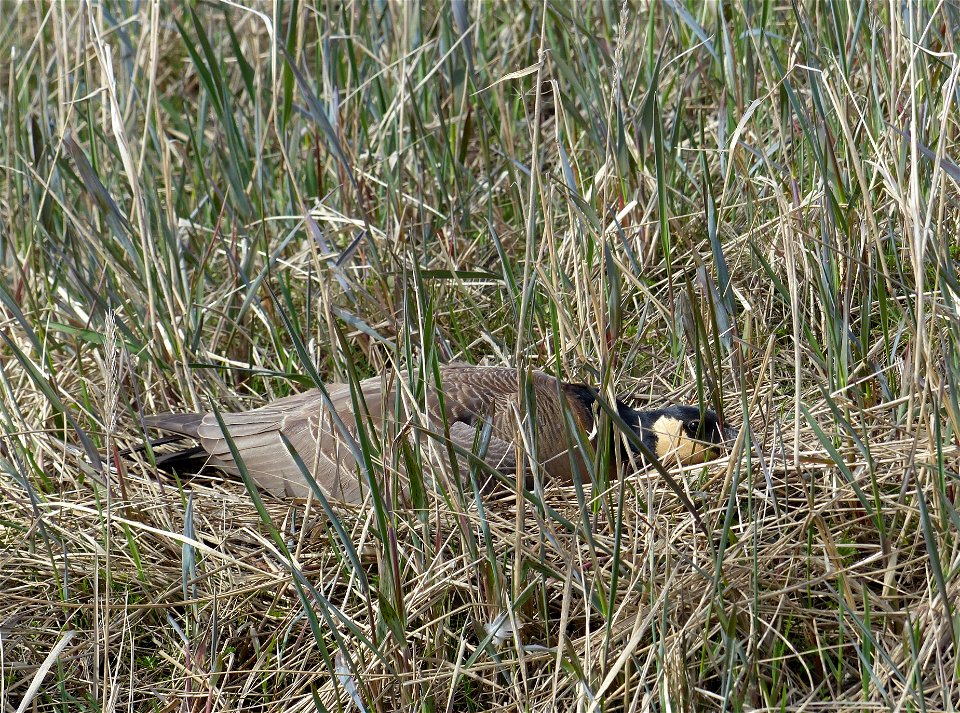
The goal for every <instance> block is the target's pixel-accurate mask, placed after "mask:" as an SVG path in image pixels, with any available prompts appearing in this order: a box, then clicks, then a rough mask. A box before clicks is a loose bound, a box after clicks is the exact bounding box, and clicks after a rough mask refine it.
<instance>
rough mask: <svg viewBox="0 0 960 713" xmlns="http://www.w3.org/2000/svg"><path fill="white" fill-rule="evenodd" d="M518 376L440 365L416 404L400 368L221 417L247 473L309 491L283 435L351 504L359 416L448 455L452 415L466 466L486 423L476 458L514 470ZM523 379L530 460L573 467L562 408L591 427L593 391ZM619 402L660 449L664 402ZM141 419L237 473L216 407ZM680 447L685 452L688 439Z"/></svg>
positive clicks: (552, 469) (356, 487) (553, 472)
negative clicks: (436, 380) (636, 405)
mask: <svg viewBox="0 0 960 713" xmlns="http://www.w3.org/2000/svg"><path fill="white" fill-rule="evenodd" d="M519 376H520V374H519V372H518V370H516V369H512V368H507V367H477V366H469V365H460V364H455V365H447V366H443V367H441V368H440V384H441V386H440V387H439V388H438V387H436V386H435V385H431V386H428V388H427V390H426V397H425V399H422V401H423V402H422V403H418V404H415V403H414V397H413V396H412V395H411V394H409V393H408V392H407V391H406V384H407V383H408V380H407V376H406V374H404V373H399V374H391V375H389V376H387V375H385V376H383V377H374V378H371V379H367V380H365V381H361V382H359V384H358V387H359V388H358V389H357V392H356V393H354V392H353V391H352V390H351V387H350V385H349V384H331V385H328V386H326V392H327V395H328V396H329V402H328V401H327V400H326V399H325V398H324V397H323V396H322V394H321V392H320V390H319V389H312V390H310V391H305V392H303V393H301V394H296V395H294V396H288V397H286V398H281V399H277V400H275V401H272V402H270V403H268V404H266V405H265V406H262V407H260V408H256V409H253V410H250V411H244V412H240V413H223V414H221V415H220V418H221V419H222V421H223V425H224V427H225V428H226V430H227V432H228V433H229V436H230V439H231V440H232V442H233V445H234V447H235V448H236V451H237V452H238V453H239V455H240V457H241V460H242V461H243V464H244V466H245V468H246V470H247V472H248V473H249V475H250V477H251V479H252V480H253V481H254V483H256V484H257V485H258V486H259V487H260V488H263V489H264V490H266V491H268V492H270V493H271V494H273V495H275V496H288V497H306V496H307V493H308V491H309V486H308V485H307V482H306V480H305V479H304V477H303V475H302V471H301V469H300V467H299V466H298V465H297V463H296V461H295V460H294V459H293V458H292V457H291V455H290V453H289V451H288V450H287V447H286V445H285V444H284V443H283V439H282V438H281V434H282V435H283V436H284V437H285V438H286V439H287V440H288V441H289V443H290V445H291V446H292V447H293V449H294V450H295V451H296V452H297V454H298V455H299V456H300V458H301V459H302V461H303V463H304V464H305V465H306V467H307V469H308V470H309V471H310V473H311V474H312V475H313V477H314V479H315V480H316V481H317V484H318V485H319V486H320V487H321V488H322V489H323V491H324V494H325V495H326V496H327V497H328V498H330V499H335V500H340V501H344V502H353V503H355V502H359V501H361V500H362V499H363V496H364V491H365V488H363V487H361V484H360V480H359V478H358V468H357V463H356V460H355V458H354V456H353V453H354V447H355V446H354V445H353V444H352V443H350V440H352V439H353V438H354V437H356V435H357V432H358V427H357V424H358V422H360V423H362V424H367V425H372V426H373V427H374V428H375V430H376V432H378V433H380V432H383V431H384V427H385V425H387V423H388V422H390V424H391V425H396V426H397V427H398V428H399V429H402V430H407V431H412V432H413V433H415V435H416V437H417V438H419V439H420V442H421V444H422V445H426V446H427V451H428V452H432V453H433V454H435V455H436V456H437V457H438V458H439V459H440V460H441V461H444V462H447V461H448V458H447V454H449V453H450V449H449V448H448V447H447V445H446V444H445V442H444V438H445V436H443V435H442V434H444V433H445V428H444V424H449V437H450V441H452V443H453V446H454V450H455V452H457V453H458V454H461V455H460V456H458V460H459V461H460V467H461V469H463V468H465V467H469V463H468V461H467V459H465V458H464V457H463V456H462V454H463V453H465V452H470V451H472V450H473V445H474V443H475V442H476V438H477V433H478V426H482V425H484V424H486V423H487V422H489V423H490V426H491V434H490V439H489V443H488V445H487V448H486V450H485V452H484V456H483V460H484V461H485V462H486V463H487V464H488V465H489V466H491V467H492V468H495V469H497V470H499V471H500V472H502V473H507V474H512V473H515V472H516V451H517V448H516V443H517V440H518V434H519V433H520V423H521V419H520V411H519V403H520V400H519V397H518V393H519V391H518V389H519V386H520V380H519ZM529 386H531V387H532V389H533V394H534V403H535V412H536V423H537V428H536V438H535V441H536V458H537V461H538V462H539V463H540V464H541V465H542V467H543V468H544V469H545V471H546V473H547V474H548V475H549V476H550V477H555V478H561V479H564V480H566V479H568V478H569V477H570V474H571V469H572V467H573V465H572V462H571V459H572V458H576V456H573V455H572V454H570V453H568V436H567V429H566V425H565V424H566V418H565V413H564V412H565V411H568V412H569V413H570V414H571V415H572V416H573V417H574V419H575V420H576V422H577V424H578V425H579V426H580V427H581V428H583V429H584V431H585V432H588V433H589V432H590V431H591V430H592V429H593V421H594V415H593V408H592V404H593V402H594V401H595V400H596V391H595V390H593V389H592V388H590V387H586V386H581V385H575V384H568V383H565V382H562V381H560V380H558V379H556V378H554V377H552V376H549V375H547V374H544V373H542V372H539V371H534V372H532V374H531V377H530V381H529ZM398 392H399V395H398ZM441 397H442V405H441ZM361 401H362V404H363V406H362V407H360V408H359V413H357V409H356V408H355V404H359V403H360V402H361ZM331 406H332V411H333V412H335V414H336V416H335V417H334V415H333V413H332V412H331V409H330V407H331ZM618 407H619V409H620V413H621V416H625V417H626V418H625V420H627V422H628V423H630V425H635V429H636V430H637V432H638V433H640V434H641V437H643V438H644V439H645V440H647V441H648V445H649V446H650V450H651V451H652V452H654V453H657V455H658V456H660V457H663V456H664V455H665V454H664V452H662V449H663V444H662V443H660V442H658V436H657V434H656V433H654V432H653V431H651V430H650V425H651V424H653V423H660V424H663V423H665V422H664V420H663V419H668V416H667V415H657V414H666V411H663V412H641V411H633V410H632V409H629V407H626V406H624V405H623V404H622V403H621V402H618ZM674 408H678V407H674ZM684 408H690V407H684ZM695 412H696V413H699V410H696V411H695ZM708 413H709V412H708ZM714 419H715V417H714ZM668 420H669V419H668ZM338 421H339V423H338ZM145 424H146V425H147V426H148V427H151V428H156V429H159V430H163V431H169V432H173V433H177V434H180V435H183V436H188V437H193V438H196V439H197V440H198V441H199V442H200V446H201V448H202V450H203V454H205V456H206V463H207V464H208V465H210V466H213V467H215V468H218V469H220V470H222V471H224V472H226V473H229V474H237V473H238V472H239V469H238V468H237V464H236V462H235V461H234V458H233V454H232V451H231V448H230V444H229V443H228V441H227V439H226V438H224V435H223V429H222V428H221V426H220V423H219V421H218V419H217V416H216V414H213V413H206V414H160V415H156V416H150V417H147V418H146V419H145ZM644 425H646V429H644ZM677 428H682V424H681V426H680V427H674V426H673V425H671V428H670V429H668V430H670V433H669V434H665V435H669V437H671V438H675V437H676V436H677V432H678V430H677ZM390 432H395V431H390ZM680 432H682V431H680ZM345 433H346V435H349V437H350V440H348V439H347V438H346V437H345ZM710 440H713V441H716V440H717V439H716V438H711V439H710ZM678 445H679V442H678ZM684 447H685V448H687V449H688V451H689V446H688V445H686V444H685V445H684ZM701 451H703V449H701ZM685 452H686V451H685ZM689 454H692V451H690V452H689ZM174 455H176V454H174ZM701 459H702V458H701ZM158 465H160V461H158ZM461 472H465V471H461ZM402 480H403V476H402V474H401V481H402Z"/></svg>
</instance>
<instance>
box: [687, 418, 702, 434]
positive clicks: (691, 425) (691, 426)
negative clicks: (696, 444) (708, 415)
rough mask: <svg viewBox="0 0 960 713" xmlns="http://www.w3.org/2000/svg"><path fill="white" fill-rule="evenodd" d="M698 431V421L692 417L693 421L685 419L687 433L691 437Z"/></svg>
mask: <svg viewBox="0 0 960 713" xmlns="http://www.w3.org/2000/svg"><path fill="white" fill-rule="evenodd" d="M699 431H700V422H699V421H697V420H696V419H694V420H693V421H687V433H688V434H690V437H691V438H696V437H697V433H698V432H699Z"/></svg>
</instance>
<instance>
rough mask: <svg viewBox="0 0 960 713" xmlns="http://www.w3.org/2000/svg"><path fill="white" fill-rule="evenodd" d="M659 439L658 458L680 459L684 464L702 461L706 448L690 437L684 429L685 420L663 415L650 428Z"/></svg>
mask: <svg viewBox="0 0 960 713" xmlns="http://www.w3.org/2000/svg"><path fill="white" fill-rule="evenodd" d="M650 430H651V431H652V432H653V435H654V436H656V439H657V458H659V459H660V460H674V459H676V460H678V461H680V463H682V464H689V463H700V462H701V461H703V458H704V455H705V454H706V449H705V448H704V447H703V446H702V445H701V444H699V443H697V442H696V441H694V440H692V439H690V438H689V437H688V436H687V435H686V433H685V432H684V429H683V421H681V420H680V419H676V418H671V417H670V416H661V417H660V418H658V419H657V421H656V423H654V424H653V427H652V428H651V429H650Z"/></svg>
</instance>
